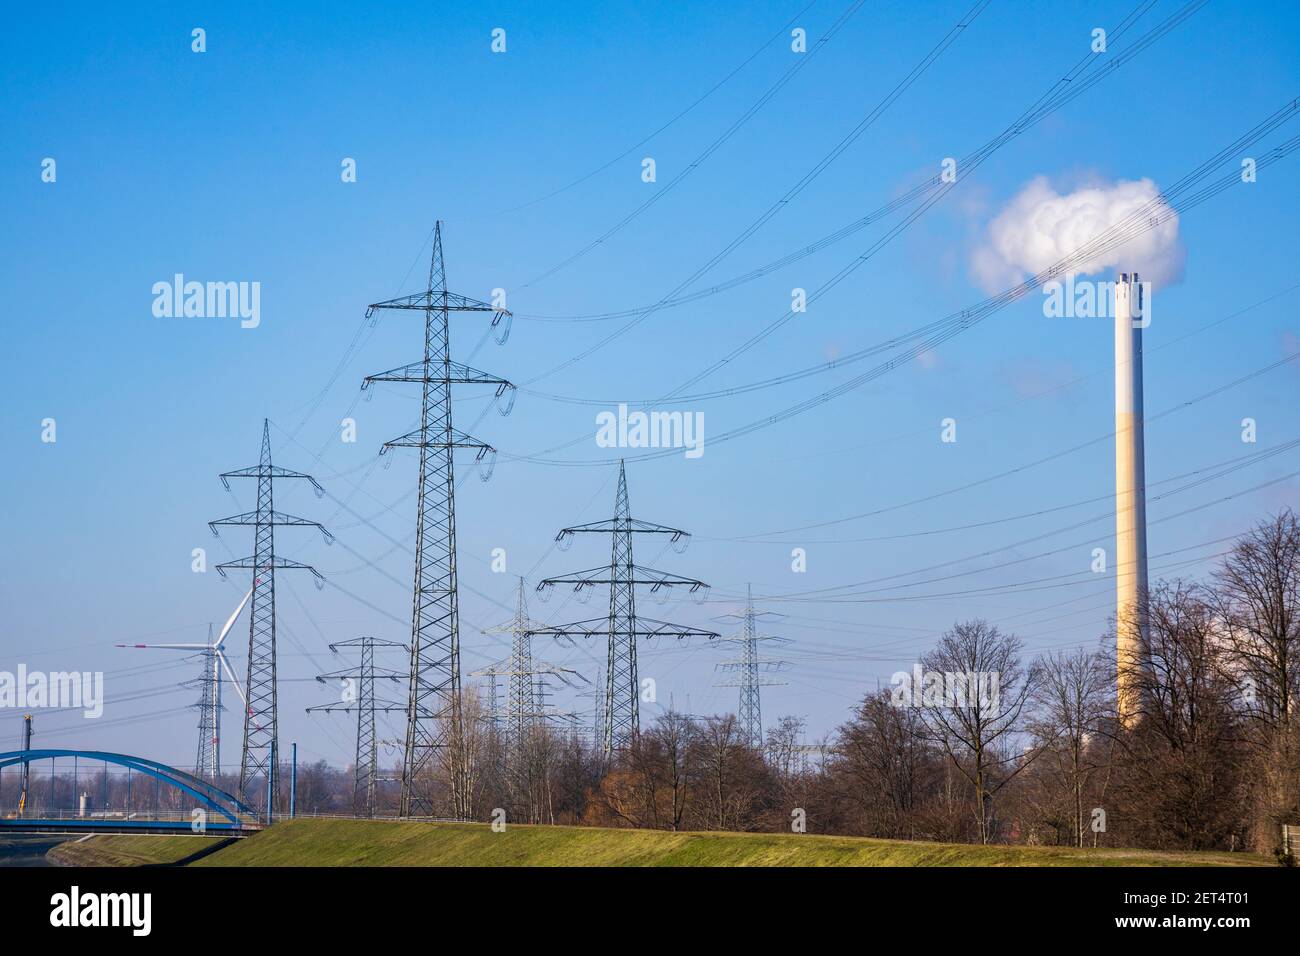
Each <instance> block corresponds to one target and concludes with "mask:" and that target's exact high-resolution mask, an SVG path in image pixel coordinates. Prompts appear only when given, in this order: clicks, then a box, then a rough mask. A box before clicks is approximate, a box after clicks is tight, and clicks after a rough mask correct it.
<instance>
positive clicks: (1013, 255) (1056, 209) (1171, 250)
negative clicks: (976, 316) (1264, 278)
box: [971, 176, 1184, 293]
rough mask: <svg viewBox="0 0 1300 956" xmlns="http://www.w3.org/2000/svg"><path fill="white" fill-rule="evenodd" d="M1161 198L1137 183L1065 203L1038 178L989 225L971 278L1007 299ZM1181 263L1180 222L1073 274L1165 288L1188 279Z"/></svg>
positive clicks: (1089, 191)
mask: <svg viewBox="0 0 1300 956" xmlns="http://www.w3.org/2000/svg"><path fill="white" fill-rule="evenodd" d="M1157 195H1159V190H1158V189H1156V185H1155V183H1153V182H1152V181H1151V180H1149V179H1139V180H1119V181H1118V182H1116V183H1114V184H1113V185H1109V186H1108V185H1100V186H1088V187H1084V188H1081V189H1076V190H1075V191H1074V192H1072V193H1069V194H1067V195H1064V196H1062V195H1060V194H1059V193H1057V192H1056V191H1055V190H1054V189H1052V187H1051V185H1050V184H1049V183H1048V181H1047V178H1046V177H1045V176H1039V177H1037V178H1036V179H1034V180H1032V181H1031V182H1030V183H1029V184H1028V185H1027V186H1025V188H1024V189H1022V190H1021V191H1020V194H1019V195H1017V196H1016V197H1015V198H1014V199H1012V200H1011V202H1009V203H1008V204H1007V205H1006V208H1004V209H1003V210H1002V212H1000V213H999V214H998V215H997V217H996V218H995V219H994V220H993V221H992V222H990V223H989V226H988V233H987V236H986V237H985V241H984V243H983V244H982V245H980V246H979V247H978V248H977V249H976V250H975V252H974V254H973V255H972V257H971V271H972V273H973V275H974V277H975V280H976V281H977V282H978V283H979V284H980V285H981V286H983V287H984V288H985V289H986V290H987V291H988V292H990V293H996V292H1001V291H1002V290H1004V289H1006V288H1008V287H1009V286H1013V285H1015V284H1017V283H1019V282H1021V281H1023V280H1024V279H1026V278H1027V277H1029V276H1031V275H1035V274H1036V273H1039V272H1041V271H1043V270H1044V269H1047V268H1050V267H1051V266H1052V265H1054V264H1055V263H1057V262H1059V261H1060V260H1061V259H1063V258H1064V257H1065V256H1067V255H1071V254H1072V253H1073V252H1074V251H1075V250H1077V249H1079V248H1080V247H1082V246H1083V245H1085V244H1086V243H1088V242H1089V241H1090V240H1092V239H1094V238H1095V237H1096V236H1098V235H1099V234H1100V233H1102V232H1104V231H1105V230H1107V229H1109V228H1110V227H1111V226H1113V225H1115V224H1116V223H1118V222H1120V221H1122V220H1123V219H1125V218H1126V217H1128V216H1129V215H1131V214H1132V213H1133V212H1135V211H1136V210H1138V209H1139V208H1141V207H1142V206H1143V205H1145V204H1146V203H1148V202H1150V201H1151V200H1152V199H1154V198H1155V197H1156V196H1157ZM1183 261H1184V251H1183V247H1182V244H1181V243H1180V242H1179V241H1178V217H1177V216H1176V215H1175V216H1173V217H1172V218H1171V219H1169V220H1167V221H1166V222H1163V223H1161V224H1160V225H1159V226H1157V227H1155V228H1154V229H1148V230H1147V231H1145V232H1142V233H1140V234H1139V235H1137V236H1134V237H1133V238H1132V239H1130V240H1128V241H1127V242H1125V243H1122V244H1121V245H1118V246H1116V247H1114V248H1112V249H1110V250H1108V251H1106V252H1105V253H1103V254H1102V255H1100V256H1098V257H1096V258H1094V259H1090V260H1088V261H1086V262H1082V263H1080V264H1079V265H1077V266H1076V267H1075V268H1074V269H1073V270H1071V271H1072V272H1073V273H1074V274H1075V275H1092V274H1095V273H1099V272H1102V271H1104V270H1105V269H1108V268H1112V267H1116V266H1118V267H1120V268H1122V269H1123V270H1124V271H1126V272H1138V273H1141V275H1142V278H1143V279H1145V280H1148V281H1151V282H1154V283H1156V284H1157V285H1167V284H1169V283H1172V282H1177V281H1178V280H1179V279H1180V278H1182V273H1183Z"/></svg>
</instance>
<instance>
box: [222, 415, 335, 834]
mask: <svg viewBox="0 0 1300 956" xmlns="http://www.w3.org/2000/svg"><path fill="white" fill-rule="evenodd" d="M220 477H221V483H222V484H223V485H225V486H226V490H227V491H229V490H230V481H229V479H231V478H256V479H257V510H256V511H249V512H246V513H244V514H241V515H234V516H233V517H230V518H222V519H220V520H218V521H210V522H208V527H209V528H211V529H212V533H213V535H216V534H217V533H218V532H217V529H218V528H219V527H221V526H223V525H251V526H252V527H253V554H252V556H251V557H247V558H242V559H240V560H238V561H228V562H226V563H225V564H220V565H217V571H218V572H219V573H220V574H221V575H222V576H223V577H224V576H225V573H226V571H228V570H230V569H233V568H242V569H246V570H250V571H252V572H253V588H252V600H251V603H250V605H249V624H248V684H247V694H246V697H247V701H248V703H247V706H246V707H245V708H244V750H243V756H242V757H241V759H240V764H239V792H240V795H241V796H242V797H243V798H244V799H245V800H247V801H249V802H250V803H252V802H254V800H255V799H256V798H255V797H254V792H253V790H252V789H250V784H251V783H252V782H253V781H254V780H257V779H258V778H261V779H264V780H266V781H267V785H266V786H265V788H260V789H261V792H262V793H265V799H266V800H267V814H268V815H270V814H271V813H272V812H274V811H273V808H274V807H275V796H276V788H277V780H276V768H275V760H276V753H277V752H278V749H279V748H278V744H279V723H278V714H277V703H276V673H275V572H276V571H277V570H291V569H292V570H304V571H310V572H311V573H312V574H313V575H314V576H315V578H316V580H317V582H318V583H320V582H322V581H323V580H324V579H323V578H321V576H320V574H319V573H318V572H317V571H316V569H315V568H313V567H309V566H308V565H305V564H300V563H299V562H297V561H292V560H290V559H289V558H282V557H278V556H277V555H276V554H275V528H276V526H277V525H288V526H291V527H300V528H316V529H318V530H319V531H320V532H321V534H322V535H324V536H325V540H326V542H332V541H333V540H334V538H333V536H332V535H331V534H330V533H329V532H328V531H326V530H325V528H324V527H322V526H321V525H320V523H319V522H316V521H308V520H307V519H305V518H296V517H294V516H293V515H288V514H284V513H282V512H278V511H276V510H275V505H274V490H275V480H276V479H277V478H279V479H285V478H301V479H303V480H304V481H309V482H311V485H312V488H313V489H314V490H315V491H316V494H317V496H318V497H319V496H321V495H323V494H324V493H325V489H323V488H321V486H320V485H319V484H317V483H316V479H315V478H313V477H311V475H304V474H302V473H301V472H297V471H290V470H288V469H287V468H281V467H279V466H278V465H273V464H272V463H271V429H270V423H269V422H268V421H266V420H263V422H262V457H261V461H260V462H259V463H258V464H257V465H254V466H253V467H251V468H241V469H239V470H238V471H228V472H225V473H224V474H222V475H221V476H220Z"/></svg>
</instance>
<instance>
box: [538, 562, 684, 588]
mask: <svg viewBox="0 0 1300 956" xmlns="http://www.w3.org/2000/svg"><path fill="white" fill-rule="evenodd" d="M557 584H572V585H573V589H574V590H575V591H577V590H579V589H581V588H584V587H588V586H595V585H597V584H623V585H627V584H633V585H649V587H650V589H651V590H652V591H658V590H660V589H662V588H672V587H688V588H690V589H691V593H692V594H694V593H695V592H697V591H700V590H706V589H707V588H708V585H707V584H705V583H704V582H703V581H697V580H696V579H695V578H683V577H679V576H678V575H676V574H669V573H668V572H667V571H656V570H655V569H654V568H643V567H641V566H640V565H633V566H632V573H631V574H620V575H618V576H617V577H615V576H613V575H611V574H610V569H609V568H608V567H601V568H592V569H591V570H589V571H575V572H573V573H572V574H566V575H563V576H560V577H554V578H545V579H543V580H542V581H540V582H539V583H538V585H537V590H539V591H541V590H544V589H545V588H548V587H554V586H555V585H557Z"/></svg>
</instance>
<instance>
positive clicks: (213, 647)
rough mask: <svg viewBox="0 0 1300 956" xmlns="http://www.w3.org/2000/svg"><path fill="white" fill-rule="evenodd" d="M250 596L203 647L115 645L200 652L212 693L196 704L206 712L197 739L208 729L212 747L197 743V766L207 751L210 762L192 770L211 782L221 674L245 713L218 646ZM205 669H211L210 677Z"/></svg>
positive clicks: (217, 747) (217, 756) (216, 766)
mask: <svg viewBox="0 0 1300 956" xmlns="http://www.w3.org/2000/svg"><path fill="white" fill-rule="evenodd" d="M252 596H253V589H252V588H249V590H248V593H247V594H245V595H244V599H243V600H242V601H240V602H239V606H238V607H237V608H235V610H234V613H233V614H231V615H230V617H229V618H228V619H227V620H226V625H225V627H223V628H222V629H221V634H220V635H218V637H217V639H216V640H215V641H213V640H212V631H211V630H209V631H208V643H206V644H118V645H116V646H117V647H150V648H162V649H165V650H173V651H202V652H203V677H202V678H201V679H202V680H204V681H211V686H212V693H211V694H207V693H205V694H204V695H203V701H202V703H201V704H200V706H201V707H202V708H205V709H207V710H208V713H206V714H204V715H202V717H203V718H206V719H201V721H200V724H201V727H202V730H201V731H200V737H201V738H202V737H203V736H204V735H205V734H206V733H207V732H208V728H211V734H212V739H211V744H212V746H211V747H210V748H208V747H205V746H204V744H205V743H206V742H207V741H205V740H203V739H200V740H199V754H200V764H201V763H202V757H203V756H205V753H204V752H205V750H206V751H207V754H206V756H209V758H210V764H209V766H206V767H204V766H199V767H198V768H196V769H197V770H198V772H203V771H207V772H208V773H209V774H210V775H211V778H212V780H213V781H214V782H215V781H216V779H217V775H218V774H219V773H220V772H221V672H222V671H223V670H224V671H225V673H226V678H227V679H228V680H229V681H230V683H231V684H233V685H234V686H235V690H236V691H237V692H238V693H239V699H240V700H242V701H243V702H244V709H245V710H247V709H248V697H247V696H245V694H244V688H242V687H241V686H240V685H239V680H238V679H237V678H236V677H235V673H234V671H232V670H231V668H230V664H229V662H228V661H227V660H226V655H225V652H224V651H223V650H222V645H223V644H224V643H225V641H226V635H227V634H229V633H230V629H231V628H232V627H234V626H235V621H236V619H237V618H238V617H239V615H240V612H242V611H243V610H244V605H246V604H247V603H248V600H249V598H251V597H252ZM209 668H211V671H210V673H209Z"/></svg>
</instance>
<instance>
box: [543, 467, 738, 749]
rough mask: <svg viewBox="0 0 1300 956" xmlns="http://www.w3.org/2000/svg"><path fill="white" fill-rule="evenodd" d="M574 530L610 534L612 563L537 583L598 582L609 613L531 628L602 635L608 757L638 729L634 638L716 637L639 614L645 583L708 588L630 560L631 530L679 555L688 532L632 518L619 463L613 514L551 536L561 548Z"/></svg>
mask: <svg viewBox="0 0 1300 956" xmlns="http://www.w3.org/2000/svg"><path fill="white" fill-rule="evenodd" d="M576 534H608V535H609V536H610V539H611V547H610V561H609V564H608V565H607V566H606V567H601V568H592V569H591V570H588V571H576V572H574V573H572V574H568V575H562V576H560V577H554V578H547V579H545V580H544V581H542V582H541V583H540V584H538V585H537V590H538V591H540V592H542V593H543V594H544V593H546V589H547V588H551V587H554V586H555V585H557V584H572V585H573V590H574V592H575V593H578V594H581V592H582V591H583V590H584V589H585V588H594V587H595V586H596V585H598V584H607V585H609V615H608V616H607V617H604V618H596V619H593V620H587V621H578V622H576V623H573V624H565V625H561V626H559V627H545V628H541V629H540V630H537V631H534V632H533V633H535V634H545V635H550V636H553V637H573V636H575V635H581V636H582V637H605V638H607V641H608V648H607V653H606V659H605V694H604V704H605V713H604V721H603V727H602V729H601V737H602V740H601V749H602V752H603V753H604V755H605V756H606V757H608V756H609V755H610V754H611V753H613V751H614V750H616V749H618V748H621V747H622V746H623V745H624V743H625V742H626V741H627V740H628V739H629V738H632V737H635V736H636V735H637V734H638V733H640V730H641V685H640V680H639V678H638V676H637V663H636V640H637V638H638V637H676V638H678V639H679V640H680V639H682V638H686V637H706V638H715V637H717V636H718V634H717V633H716V632H715V631H704V630H700V629H698V628H694V627H688V626H685V625H681V624H669V623H667V622H665V621H656V620H654V619H652V618H647V617H638V616H637V613H636V589H637V587H638V586H643V587H644V586H648V587H649V589H650V593H652V594H655V595H662V596H663V597H664V598H665V599H666V598H667V595H666V593H664V592H666V591H667V590H669V589H671V588H674V587H686V588H689V590H690V593H692V594H700V595H701V597H703V595H704V594H705V593H707V591H708V587H709V586H708V585H707V584H705V583H704V582H703V581H697V580H695V579H694V578H683V577H678V576H677V575H675V574H668V573H667V572H665V571H656V570H655V569H654V568H646V567H641V566H640V565H638V564H635V563H634V562H633V560H632V536H633V535H635V534H655V535H667V536H668V540H669V543H670V544H672V545H674V547H675V548H676V550H677V551H678V553H679V554H680V553H681V552H682V551H683V550H685V547H686V544H687V543H688V542H689V540H690V535H689V534H687V533H686V532H685V531H682V530H680V529H678V528H669V527H667V526H665V525H660V524H652V523H651V522H648V521H638V520H636V519H634V518H633V517H632V512H631V508H630V507H629V505H628V498H627V472H626V469H625V468H624V465H623V462H621V461H620V462H619V463H618V490H617V492H615V497H614V517H613V518H610V519H609V520H607V521H593V522H591V523H590V524H583V525H577V526H575V527H572V528H564V529H562V530H561V531H560V533H559V534H558V535H556V536H555V540H556V542H557V543H558V544H560V545H561V547H563V546H564V544H565V543H566V542H570V543H571V540H572V537H573V536H574V535H576Z"/></svg>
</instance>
